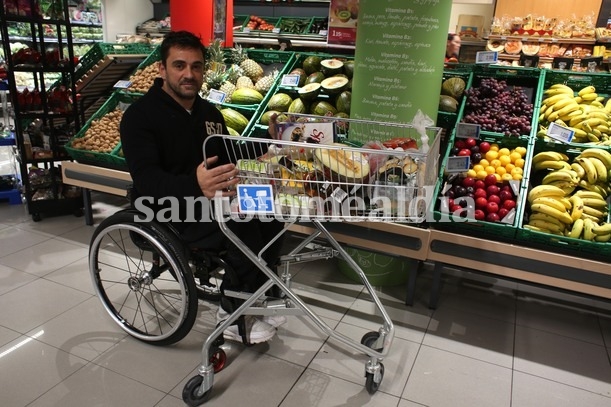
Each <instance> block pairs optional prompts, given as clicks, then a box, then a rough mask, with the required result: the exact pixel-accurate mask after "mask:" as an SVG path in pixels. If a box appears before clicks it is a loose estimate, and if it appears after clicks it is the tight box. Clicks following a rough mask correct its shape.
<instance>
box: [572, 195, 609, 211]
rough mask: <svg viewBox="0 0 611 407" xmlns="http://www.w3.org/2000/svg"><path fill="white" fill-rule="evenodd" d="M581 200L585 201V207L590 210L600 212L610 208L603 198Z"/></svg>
mask: <svg viewBox="0 0 611 407" xmlns="http://www.w3.org/2000/svg"><path fill="white" fill-rule="evenodd" d="M579 198H580V199H581V200H582V201H583V204H584V205H586V206H589V207H590V208H595V209H600V210H603V209H607V208H609V203H608V202H607V201H605V200H604V199H602V198H581V197H579Z"/></svg>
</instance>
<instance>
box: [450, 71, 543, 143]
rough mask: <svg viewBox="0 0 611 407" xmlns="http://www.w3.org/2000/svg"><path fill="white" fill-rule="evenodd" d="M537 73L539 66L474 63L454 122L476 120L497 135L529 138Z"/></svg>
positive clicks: (487, 130)
mask: <svg viewBox="0 0 611 407" xmlns="http://www.w3.org/2000/svg"><path fill="white" fill-rule="evenodd" d="M540 75H541V71H540V70H539V69H529V68H508V67H493V66H486V67H480V66H476V67H474V68H473V78H472V81H471V85H470V86H469V87H468V88H467V90H466V91H465V98H466V101H465V104H464V109H462V110H461V111H460V112H459V117H458V121H457V122H458V123H463V122H464V123H473V124H479V125H480V126H481V130H482V131H485V132H490V133H492V134H495V135H498V136H511V137H521V138H526V139H530V138H532V137H533V134H534V132H533V129H534V128H535V127H534V126H535V121H536V114H535V113H536V105H535V102H536V100H537V97H538V92H539V79H540Z"/></svg>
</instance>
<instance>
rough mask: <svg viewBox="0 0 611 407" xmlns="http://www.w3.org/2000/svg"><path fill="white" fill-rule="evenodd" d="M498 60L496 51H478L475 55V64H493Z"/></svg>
mask: <svg viewBox="0 0 611 407" xmlns="http://www.w3.org/2000/svg"><path fill="white" fill-rule="evenodd" d="M498 60H499V53H498V52H496V51H479V52H478V53H476V54H475V63H476V64H494V63H495V62H497V61H498Z"/></svg>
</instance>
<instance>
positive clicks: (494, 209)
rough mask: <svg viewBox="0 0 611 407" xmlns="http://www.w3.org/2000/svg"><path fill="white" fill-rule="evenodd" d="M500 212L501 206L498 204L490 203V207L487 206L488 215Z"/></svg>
mask: <svg viewBox="0 0 611 407" xmlns="http://www.w3.org/2000/svg"><path fill="white" fill-rule="evenodd" d="M498 211H499V204H497V203H496V202H488V205H486V213H488V214H491V213H497V212H498Z"/></svg>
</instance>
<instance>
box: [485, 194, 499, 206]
mask: <svg viewBox="0 0 611 407" xmlns="http://www.w3.org/2000/svg"><path fill="white" fill-rule="evenodd" d="M488 202H494V203H495V204H497V205H500V204H501V198H499V196H498V195H489V196H488Z"/></svg>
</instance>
